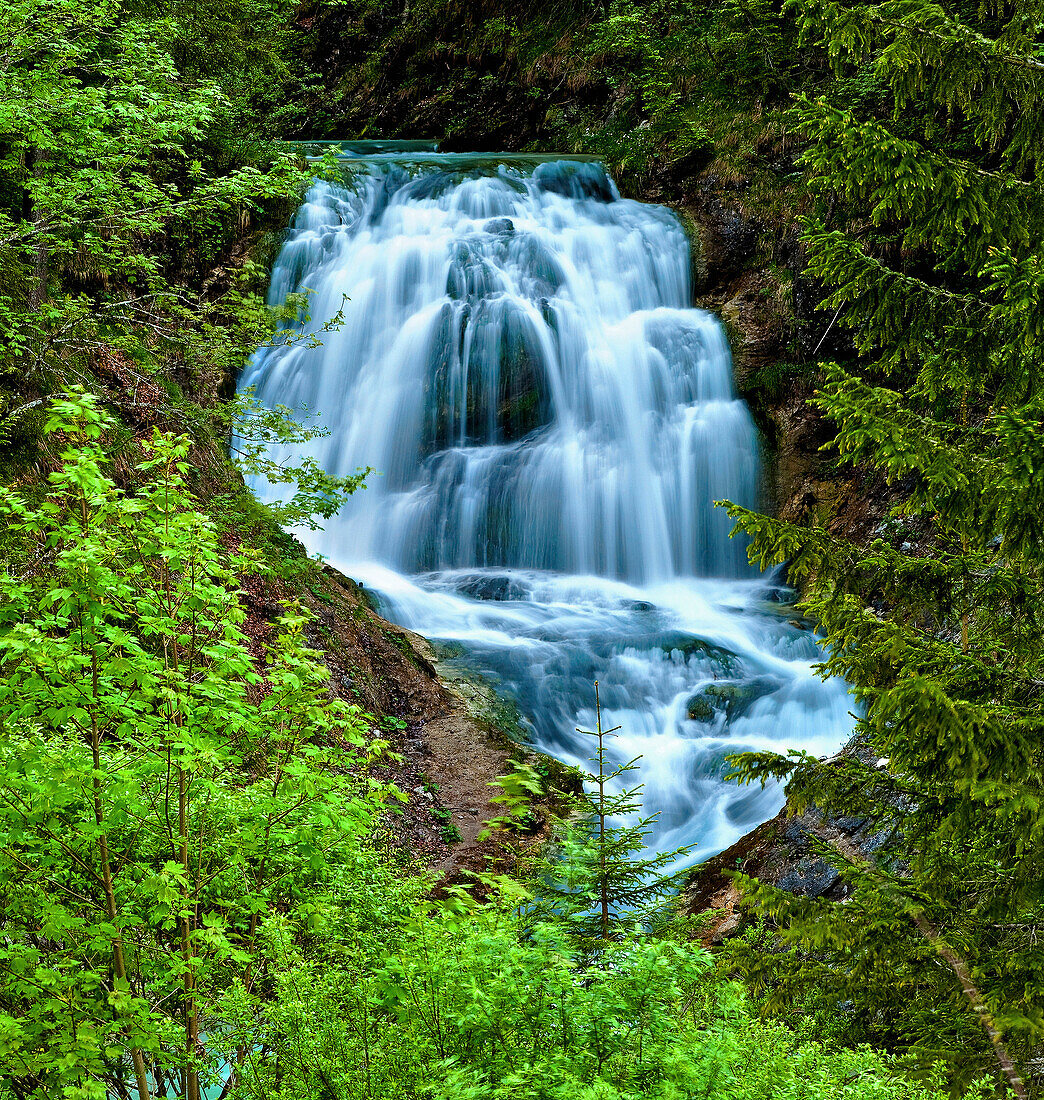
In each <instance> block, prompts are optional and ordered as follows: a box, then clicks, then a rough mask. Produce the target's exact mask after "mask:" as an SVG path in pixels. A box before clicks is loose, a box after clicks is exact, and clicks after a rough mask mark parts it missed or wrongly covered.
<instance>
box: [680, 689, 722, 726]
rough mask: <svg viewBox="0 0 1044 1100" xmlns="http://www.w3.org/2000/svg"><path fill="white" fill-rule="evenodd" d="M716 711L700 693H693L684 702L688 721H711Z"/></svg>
mask: <svg viewBox="0 0 1044 1100" xmlns="http://www.w3.org/2000/svg"><path fill="white" fill-rule="evenodd" d="M717 713H718V712H717V711H716V710H715V709H714V707H713V706H712V705H711V703H710V701H709V700H707V699H705V698H704V697H703V696H702V695H694V696H693V697H692V698H691V699H690V700H689V702H688V703H687V704H686V714H687V715H688V718H689V721H690V722H713V721H714V715H715V714H717Z"/></svg>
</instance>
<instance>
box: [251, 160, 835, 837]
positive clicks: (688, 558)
mask: <svg viewBox="0 0 1044 1100" xmlns="http://www.w3.org/2000/svg"><path fill="white" fill-rule="evenodd" d="M344 163H345V165H346V173H345V183H344V184H343V185H332V184H328V183H317V184H316V185H315V186H314V187H313V188H312V189H311V191H310V192H309V194H308V196H307V199H306V202H305V204H304V205H303V206H302V207H301V209H300V211H299V212H298V214H297V216H296V218H295V221H294V225H293V228H292V230H291V232H290V234H289V237H288V239H287V242H286V244H285V246H284V248H283V250H282V253H281V254H280V256H279V259H278V261H277V264H276V267H275V270H274V272H273V278H272V289H271V298H272V301H273V303H278V302H281V301H282V300H283V298H284V296H285V295H286V294H287V293H288V292H291V291H299V290H301V289H303V288H307V289H309V290H310V291H312V292H313V294H312V298H311V315H312V317H313V318H316V319H317V320H322V319H323V318H326V317H329V316H332V315H333V314H335V313H336V312H337V310H338V309H340V308H341V306H342V300H343V296H344V295H347V296H348V299H349V300H348V302H347V303H345V304H344V324H343V326H342V327H341V328H340V329H339V330H338V331H336V332H332V333H329V334H326V335H324V336H323V346H322V347H318V348H308V347H305V346H303V345H298V346H297V347H294V348H281V349H277V350H272V351H265V352H262V353H259V354H258V355H257V356H255V357H254V359H253V360H252V361H251V363H250V364H249V366H248V367H247V369H246V370H245V371H244V372H243V376H242V379H241V386H242V387H249V386H253V387H254V388H255V391H256V394H257V396H258V398H259V399H260V400H261V401H262V402H264V403H266V404H277V403H281V404H286V405H290V406H300V405H302V404H304V405H307V406H308V407H309V408H310V409H312V410H316V411H318V412H319V413H320V414H321V416H322V422H323V423H324V424H325V425H327V426H328V427H330V428H331V429H332V431H331V434H330V435H329V436H328V437H326V438H324V439H319V440H316V441H315V442H314V443H313V444H311V445H310V446H311V453H312V454H314V455H315V456H316V457H317V458H318V459H319V461H320V462H321V463H322V464H323V465H324V466H325V467H326V468H327V469H328V470H329V471H330V472H332V473H337V474H347V473H350V472H352V471H353V470H355V469H356V468H357V467H360V466H372V467H374V468H375V469H376V470H378V471H379V476H377V477H372V478H371V479H370V487H369V488H368V489H366V490H365V491H364V492H362V493H360V494H358V495H357V496H356V497H355V498H354V499H353V500H352V502H351V503H350V505H349V506H348V507H346V508H345V509H344V510H343V511H342V512H341V513H340V514H339V515H338V516H337V517H336V518H335V519H334V520H332V521H330V522H329V523H327V525H326V530H325V531H323V532H317V533H309V532H302V533H301V538H302V540H303V541H304V542H305V543H306V544H307V545H308V547H309V549H310V550H312V551H313V552H317V553H322V554H323V555H324V556H325V557H327V558H328V559H329V560H330V561H331V562H332V563H333V564H334V565H336V566H337V567H338V568H340V569H342V570H343V571H344V572H346V573H347V574H349V575H350V576H352V577H354V578H356V579H358V580H360V581H361V582H363V583H364V584H365V585H366V586H367V587H368V588H370V589H371V590H373V591H374V592H376V593H377V594H378V595H379V599H380V604H381V609H382V611H383V613H384V614H385V615H386V616H388V617H389V618H391V619H393V620H395V621H396V622H399V623H401V624H403V625H405V626H408V627H410V628H412V629H413V630H416V631H418V632H419V633H421V634H424V635H426V636H427V637H429V638H431V639H433V640H435V641H438V642H443V643H447V644H449V645H452V646H453V647H454V651H455V652H460V653H461V654H462V656H461V658H460V659H461V660H462V661H465V662H466V663H468V664H469V665H470V666H471V667H473V668H477V669H479V670H482V671H485V672H487V673H489V674H492V675H493V676H495V677H496V679H497V680H498V681H499V683H500V684H501V685H502V686H503V688H504V689H505V690H506V691H507V692H509V693H510V694H511V695H513V696H514V697H515V698H516V699H517V700H518V702H519V705H520V706H521V708H522V711H523V712H524V714H525V715H526V717H527V719H528V720H529V721H530V722H531V724H532V738H533V741H534V743H535V746H536V747H538V748H540V749H543V750H545V751H547V752H550V753H553V754H554V755H555V756H557V757H559V758H560V759H562V760H565V761H567V762H570V763H585V761H586V758H587V757H588V756H589V753H590V745H589V744H588V743H586V742H587V739H585V738H581V737H580V736H579V735H578V734H577V733H576V732H575V727H577V726H581V727H586V728H589V727H590V725H591V723H592V721H593V714H592V702H593V692H592V681H593V680H595V679H597V680H599V681H600V682H601V685H602V686H601V691H602V702H603V709H604V712H605V713H604V719H605V721H606V724H607V725H610V726H615V725H621V726H622V727H623V728H622V730H621V734H620V737H619V739H618V740H616V741H615V742H614V745H613V749H614V752H615V754H616V755H617V756H618V757H630V756H635V755H638V754H642V755H643V760H642V767H641V774H640V780H641V781H642V782H644V784H645V791H644V800H645V810H646V812H647V813H657V812H658V814H659V818H658V820H657V823H656V827H655V830H654V833H653V835H652V836H651V840H650V842H651V844H652V845H654V846H655V847H657V848H662V849H669V848H674V847H677V846H679V845H682V844H689V843H696V844H698V851H697V852H696V854H695V858H706V857H707V856H709V855H711V854H713V853H716V852H718V851H720V850H721V849H723V848H725V847H726V846H728V845H729V844H730V843H732V842H733V841H734V840H735V839H737V838H738V837H739V836H740V835H742V834H743V833H744V832H747V831H749V830H750V829H751V828H752V827H753V826H754V825H756V824H758V823H759V822H761V821H763V820H765V819H766V818H768V817H770V816H771V815H772V814H773V813H775V812H776V811H777V810H778V809H779V807H780V805H781V804H782V794H781V792H780V791H779V790H778V789H773V788H771V787H770V788H769V789H766V790H765V791H761V790H760V789H756V788H754V789H741V788H737V787H735V786H732V785H729V784H725V783H723V782H722V780H721V776H722V774H723V772H724V771H725V770H726V769H725V765H724V757H725V755H726V754H727V753H730V752H737V751H743V750H747V749H751V748H769V747H770V748H774V749H780V750H786V749H789V748H804V749H807V750H808V751H811V752H813V753H817V754H822V753H826V752H832V751H833V750H834V749H835V748H837V746H838V745H839V744H841V743H842V742H843V741H844V740H845V738H846V736H847V735H848V733H849V732H850V728H851V718H850V716H849V714H848V708H849V700H848V698H847V695H846V691H845V685H844V684H843V683H838V682H830V683H823V682H821V681H820V680H819V679H818V678H817V677H816V676H815V675H814V673H813V672H812V669H811V665H812V663H813V662H814V661H815V660H816V659H817V655H818V650H817V646H816V644H815V641H814V638H813V636H812V634H811V633H810V632H809V631H807V630H804V629H802V628H801V627H800V626H798V625H794V624H793V623H792V622H791V621H789V617H788V613H787V612H788V609H787V607H786V605H785V604H784V603H780V602H779V593H778V591H777V590H775V589H774V588H773V586H772V585H770V584H768V583H766V581H765V580H764V579H763V578H760V577H758V576H757V575H756V574H755V573H753V572H752V571H751V570H750V569H749V567H748V566H747V565H746V555H745V551H744V546H743V545H742V544H741V543H740V541H739V540H730V539H729V537H728V535H729V530H730V527H731V523H730V521H729V519H728V517H727V516H726V515H725V513H724V512H723V511H722V510H721V509H715V508H714V507H713V501H715V500H718V499H721V498H725V497H727V498H730V499H732V500H735V501H738V502H742V503H745V504H756V503H757V502H758V486H759V463H758V443H757V435H756V432H755V429H754V426H753V424H752V422H751V419H750V416H749V413H748V411H747V409H746V407H745V405H744V404H743V402H742V401H740V400H739V399H738V398H737V396H736V394H735V392H734V389H733V385H732V377H731V367H730V361H729V352H728V346H727V343H726V340H725V337H724V333H723V331H722V329H721V326H720V325H719V323H718V322H717V320H716V319H715V318H714V317H713V316H712V315H710V314H708V313H705V312H703V311H701V310H697V309H693V308H691V301H692V297H691V289H690V283H689V254H688V242H687V241H686V239H685V235H684V233H683V232H682V230H681V228H680V226H679V224H678V222H677V221H676V219H675V218H674V216H673V215H672V214H671V213H670V212H669V211H667V210H666V209H663V208H661V207H657V206H649V205H643V204H641V203H637V202H632V201H628V200H622V199H620V197H619V195H618V193H617V191H616V188H615V186H614V185H613V184H612V182H611V181H610V180H609V179H608V178H607V177H606V175H605V173H604V171H603V169H602V168H601V167H600V166H599V165H597V164H594V163H590V162H583V161H576V160H553V159H543V160H542V159H541V158H533V157H529V158H511V159H507V160H505V159H504V158H501V159H499V160H498V159H497V158H495V157H488V156H482V157H467V156H461V155H459V154H457V155H449V156H443V155H437V154H432V153H429V154H417V153H415V152H414V151H412V150H411V151H410V152H409V153H407V154H406V155H404V154H402V153H394V152H391V153H387V152H382V153H381V154H380V155H375V156H367V157H354V158H346V160H345V162H344ZM276 457H279V456H276ZM254 488H255V490H256V491H257V492H258V493H259V495H261V496H265V495H266V494H267V493H268V492H270V490H269V488H268V487H267V486H265V485H263V484H259V485H255V486H254Z"/></svg>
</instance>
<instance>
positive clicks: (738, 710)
mask: <svg viewBox="0 0 1044 1100" xmlns="http://www.w3.org/2000/svg"><path fill="white" fill-rule="evenodd" d="M778 687H779V682H778V681H777V680H774V679H772V677H770V676H758V677H756V678H755V679H753V680H727V681H726V680H720V681H717V682H715V683H713V684H708V685H707V686H706V687H705V688H704V689H703V690H702V691H701V692H700V693H699V694H698V695H695V696H693V698H692V699H690V700H689V704H688V709H689V712H690V713H691V712H692V711H693V710H694V709H697V710H699V709H700V708H699V705H698V704H699V702H700V701H701V700H702V701H703V702H704V703H705V704H706V705H707V706H709V707H710V708H711V710H712V711H714V712H717V711H722V710H723V711H725V717H726V718H727V719H728V720H730V721H731V720H732V719H733V718H738V717H739V716H740V715H742V714H745V713H746V712H747V711H748V710H750V708H751V706H752V705H753V704H754V703H755V702H756V701H757V700H758V699H761V698H762V697H763V696H765V695H770V694H771V693H772V692H774V691H775V690H776V689H777V688H778ZM698 720H699V721H707V720H708V719H698Z"/></svg>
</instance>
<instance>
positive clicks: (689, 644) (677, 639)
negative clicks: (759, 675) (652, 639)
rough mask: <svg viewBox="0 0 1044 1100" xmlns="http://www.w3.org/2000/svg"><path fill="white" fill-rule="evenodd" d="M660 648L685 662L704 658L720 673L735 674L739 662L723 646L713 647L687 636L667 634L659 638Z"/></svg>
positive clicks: (736, 656) (703, 641)
mask: <svg viewBox="0 0 1044 1100" xmlns="http://www.w3.org/2000/svg"><path fill="white" fill-rule="evenodd" d="M659 645H660V648H661V649H662V650H663V651H664V653H666V654H668V655H670V654H671V653H674V652H678V653H680V654H681V655H682V657H684V659H685V660H686V661H688V660H690V659H691V658H692V657H697V658H705V659H706V660H709V661H712V662H713V663H714V664H715V665H717V666H718V668H720V669H721V670H722V672H735V671H736V667H737V664H738V662H739V654H737V653H734V652H733V651H732V650H731V649H726V648H725V647H724V646H720V645H715V644H714V643H713V642H708V641H705V640H704V639H703V638H693V637H692V636H691V635H688V634H669V635H667V636H666V637H661V640H660V642H659Z"/></svg>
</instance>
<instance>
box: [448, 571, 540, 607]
mask: <svg viewBox="0 0 1044 1100" xmlns="http://www.w3.org/2000/svg"><path fill="white" fill-rule="evenodd" d="M456 588H457V591H458V592H459V593H460V594H461V595H462V596H470V597H471V598H472V599H473V600H494V601H496V602H503V601H505V600H523V599H525V597H526V589H525V586H524V585H521V584H519V583H518V581H516V580H514V579H513V578H511V577H505V576H488V575H486V574H484V573H480V574H476V575H475V576H468V577H463V578H461V579H459V580H458V581H457V584H456Z"/></svg>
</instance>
